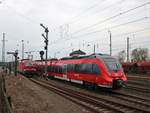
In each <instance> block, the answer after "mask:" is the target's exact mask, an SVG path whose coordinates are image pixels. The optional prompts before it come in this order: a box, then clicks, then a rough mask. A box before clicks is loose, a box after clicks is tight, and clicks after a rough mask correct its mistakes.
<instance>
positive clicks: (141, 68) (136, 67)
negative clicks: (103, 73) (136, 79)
mask: <svg viewBox="0 0 150 113" xmlns="http://www.w3.org/2000/svg"><path fill="white" fill-rule="evenodd" d="M122 67H123V69H124V71H125V72H127V73H150V61H138V62H125V63H122Z"/></svg>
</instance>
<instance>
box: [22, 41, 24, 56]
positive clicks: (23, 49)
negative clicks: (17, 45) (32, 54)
mask: <svg viewBox="0 0 150 113" xmlns="http://www.w3.org/2000/svg"><path fill="white" fill-rule="evenodd" d="M21 42H22V59H24V40H21Z"/></svg>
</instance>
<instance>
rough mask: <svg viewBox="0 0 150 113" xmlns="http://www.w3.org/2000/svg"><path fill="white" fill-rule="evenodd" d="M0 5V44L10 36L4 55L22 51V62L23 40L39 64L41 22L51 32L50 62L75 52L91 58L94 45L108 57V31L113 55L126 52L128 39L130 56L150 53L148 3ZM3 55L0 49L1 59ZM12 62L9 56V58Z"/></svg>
mask: <svg viewBox="0 0 150 113" xmlns="http://www.w3.org/2000/svg"><path fill="white" fill-rule="evenodd" d="M0 1H1V2H0V37H1V40H2V33H3V32H4V33H6V40H7V42H6V52H7V51H15V50H16V49H18V50H19V56H20V57H21V47H22V46H21V40H24V43H25V52H27V51H36V52H34V53H32V54H33V55H34V59H39V53H38V52H37V51H40V50H43V48H44V45H45V44H44V39H43V37H42V36H41V34H42V33H43V32H44V30H43V28H42V27H41V26H40V23H43V24H44V25H45V26H47V27H48V28H49V31H50V32H49V48H48V49H49V50H48V51H49V52H48V54H49V57H54V56H56V57H59V58H60V57H63V56H67V55H68V54H69V53H70V52H71V51H72V50H77V49H81V50H83V51H85V52H87V54H91V53H93V47H94V44H95V45H96V52H98V53H109V35H110V32H111V34H112V52H113V55H114V56H116V55H117V53H118V52H119V51H121V50H126V38H127V37H129V38H130V51H132V50H133V49H135V48H137V47H142V48H149V49H150V1H149V0H0ZM142 5H143V6H142ZM134 8H135V9H134ZM130 9H131V10H130ZM126 11H127V12H126ZM108 31H110V32H108ZM1 47H2V42H1V43H0V48H1ZM1 53H2V52H1V49H0V59H1V56H2V55H1ZM26 56H27V54H25V57H26ZM8 59H9V60H10V59H11V56H9V55H6V60H8Z"/></svg>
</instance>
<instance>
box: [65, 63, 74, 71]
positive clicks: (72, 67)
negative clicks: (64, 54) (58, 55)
mask: <svg viewBox="0 0 150 113" xmlns="http://www.w3.org/2000/svg"><path fill="white" fill-rule="evenodd" d="M74 67H75V65H74V64H68V65H67V71H68V72H74Z"/></svg>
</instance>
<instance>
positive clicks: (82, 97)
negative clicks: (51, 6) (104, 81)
mask: <svg viewBox="0 0 150 113" xmlns="http://www.w3.org/2000/svg"><path fill="white" fill-rule="evenodd" d="M31 80H32V81H33V82H35V83H37V84H39V85H42V86H43V87H46V88H47V89H49V90H53V91H54V92H55V93H57V94H60V95H62V96H67V98H71V99H72V100H73V99H75V100H78V104H79V103H80V104H81V103H82V104H83V102H84V103H88V105H85V104H84V105H82V106H84V107H85V106H86V108H88V107H90V108H88V109H89V110H90V111H93V112H104V111H107V112H108V111H109V112H115V113H116V112H121V113H127V112H134V113H135V112H144V113H149V112H150V104H149V103H148V101H144V100H142V99H141V98H138V97H137V98H134V99H133V98H132V97H131V96H130V97H126V96H124V95H117V94H115V95H113V96H108V95H107V96H106V95H103V96H101V97H100V96H99V97H96V96H92V95H89V94H85V93H81V92H78V91H74V90H72V89H68V88H64V87H60V86H56V85H53V84H51V83H49V82H44V81H42V82H41V81H39V80H36V79H31ZM79 101H80V102H79ZM81 101H82V102H81Z"/></svg>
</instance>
